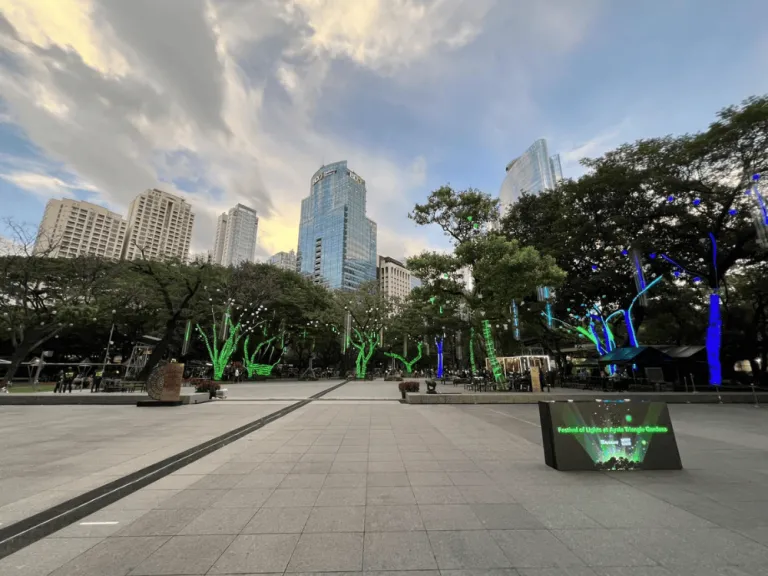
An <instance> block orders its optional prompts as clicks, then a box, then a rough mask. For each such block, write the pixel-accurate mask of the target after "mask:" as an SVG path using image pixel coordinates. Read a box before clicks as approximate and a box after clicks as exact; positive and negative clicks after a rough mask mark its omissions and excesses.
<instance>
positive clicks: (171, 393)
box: [159, 364, 184, 402]
mask: <svg viewBox="0 0 768 576" xmlns="http://www.w3.org/2000/svg"><path fill="white" fill-rule="evenodd" d="M183 378H184V364H166V365H165V367H164V368H163V390H162V392H161V393H160V398H159V400H160V402H178V401H179V400H181V382H182V380H183Z"/></svg>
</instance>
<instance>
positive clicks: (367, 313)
mask: <svg viewBox="0 0 768 576" xmlns="http://www.w3.org/2000/svg"><path fill="white" fill-rule="evenodd" d="M342 298H349V300H348V301H347V303H346V305H344V315H345V316H346V330H345V332H346V334H345V341H346V342H347V343H348V344H349V345H351V346H352V347H353V348H355V349H356V350H357V357H356V359H355V375H356V376H357V378H365V375H366V373H367V369H368V363H369V362H370V361H371V358H372V357H373V354H374V352H375V351H376V348H377V347H378V346H380V345H381V338H382V332H383V328H384V323H385V319H387V318H388V317H389V316H390V315H391V314H390V307H389V304H388V302H387V301H386V300H385V299H384V298H382V297H381V294H380V293H379V288H378V285H377V283H375V282H371V283H367V284H364V285H362V286H361V287H360V288H359V289H358V290H357V291H355V292H352V293H345V294H344V295H343V296H342Z"/></svg>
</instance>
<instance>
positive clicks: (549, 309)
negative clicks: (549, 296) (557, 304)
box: [546, 302, 552, 328]
mask: <svg viewBox="0 0 768 576" xmlns="http://www.w3.org/2000/svg"><path fill="white" fill-rule="evenodd" d="M546 310H547V328H552V303H551V302H547V306H546Z"/></svg>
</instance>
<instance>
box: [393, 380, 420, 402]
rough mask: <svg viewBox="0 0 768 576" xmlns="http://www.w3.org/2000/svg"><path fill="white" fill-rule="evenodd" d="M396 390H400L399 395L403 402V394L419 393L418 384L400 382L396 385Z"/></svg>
mask: <svg viewBox="0 0 768 576" xmlns="http://www.w3.org/2000/svg"><path fill="white" fill-rule="evenodd" d="M397 388H398V390H400V395H401V396H402V398H403V400H405V394H406V393H407V392H418V391H419V383H418V382H400V383H399V384H398V385H397Z"/></svg>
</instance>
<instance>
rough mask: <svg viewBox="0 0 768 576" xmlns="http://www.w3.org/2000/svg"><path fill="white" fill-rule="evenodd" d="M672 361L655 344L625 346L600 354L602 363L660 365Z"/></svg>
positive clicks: (599, 360)
mask: <svg viewBox="0 0 768 576" xmlns="http://www.w3.org/2000/svg"><path fill="white" fill-rule="evenodd" d="M671 361H672V358H671V357H670V356H668V355H667V354H665V353H664V352H662V351H661V350H659V349H658V348H655V347H653V346H624V347H622V348H616V349H615V350H613V351H612V352H609V353H608V354H605V355H603V356H600V358H599V359H598V362H599V363H600V364H603V365H605V364H615V365H619V366H621V365H623V364H637V365H639V366H660V365H662V364H666V363H669V362H671Z"/></svg>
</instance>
